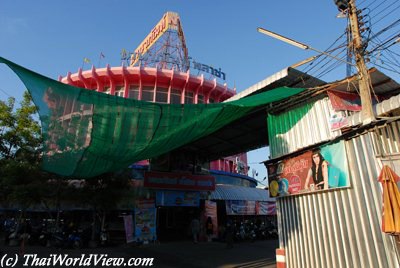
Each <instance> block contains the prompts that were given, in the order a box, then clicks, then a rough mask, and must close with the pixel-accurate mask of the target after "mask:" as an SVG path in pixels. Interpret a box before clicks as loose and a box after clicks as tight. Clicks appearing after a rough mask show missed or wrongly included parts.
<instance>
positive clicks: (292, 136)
mask: <svg viewBox="0 0 400 268" xmlns="http://www.w3.org/2000/svg"><path fill="white" fill-rule="evenodd" d="M334 113H335V112H334V111H333V109H332V106H331V104H330V101H329V98H328V97H326V98H323V99H321V100H318V101H316V102H314V103H307V104H304V105H303V106H301V107H297V108H295V109H292V110H290V111H287V112H284V113H281V114H278V115H269V116H268V119H267V120H268V132H269V135H268V138H269V147H270V155H271V158H276V157H279V156H282V155H286V154H288V153H291V152H295V151H297V150H299V149H301V148H304V147H307V146H310V145H313V144H316V143H319V142H322V141H326V140H330V139H332V138H335V137H337V136H338V135H340V134H341V132H340V130H337V131H331V130H330V126H329V119H330V117H331V115H333V114H334Z"/></svg>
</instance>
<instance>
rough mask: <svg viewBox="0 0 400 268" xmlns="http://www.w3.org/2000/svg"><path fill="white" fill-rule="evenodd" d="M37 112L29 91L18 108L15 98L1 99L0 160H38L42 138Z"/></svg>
mask: <svg viewBox="0 0 400 268" xmlns="http://www.w3.org/2000/svg"><path fill="white" fill-rule="evenodd" d="M36 112H37V109H36V107H35V105H34V104H33V103H32V98H31V96H30V95H29V93H28V92H27V91H26V92H25V93H24V95H23V100H22V101H21V103H20V107H19V108H17V109H15V99H14V98H9V99H8V100H7V101H0V160H4V159H15V160H17V161H22V162H29V163H37V162H38V160H39V154H40V149H41V145H42V140H41V135H40V124H39V123H38V122H37V121H36V120H34V116H35V115H36Z"/></svg>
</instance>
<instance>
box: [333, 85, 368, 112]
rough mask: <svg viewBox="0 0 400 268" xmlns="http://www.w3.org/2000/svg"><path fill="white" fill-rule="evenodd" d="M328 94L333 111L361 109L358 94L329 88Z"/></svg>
mask: <svg viewBox="0 0 400 268" xmlns="http://www.w3.org/2000/svg"><path fill="white" fill-rule="evenodd" d="M328 96H329V99H330V101H331V103H332V108H333V109H334V110H335V111H343V110H348V111H361V99H360V95H358V94H355V93H350V92H342V91H334V90H329V91H328Z"/></svg>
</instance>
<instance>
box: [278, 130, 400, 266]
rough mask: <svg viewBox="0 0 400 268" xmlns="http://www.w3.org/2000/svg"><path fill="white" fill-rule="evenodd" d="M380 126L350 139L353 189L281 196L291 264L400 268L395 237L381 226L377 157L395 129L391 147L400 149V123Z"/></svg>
mask: <svg viewBox="0 0 400 268" xmlns="http://www.w3.org/2000/svg"><path fill="white" fill-rule="evenodd" d="M375 131H376V133H377V135H376V134H375V133H373V132H368V133H365V134H363V135H360V136H358V137H355V138H353V139H351V140H349V141H346V153H347V158H348V163H349V170H350V184H351V186H350V187H349V188H343V189H333V190H330V191H328V192H321V193H313V194H305V195H298V196H289V197H282V198H278V200H277V208H278V209H277V211H278V224H279V236H280V247H281V248H285V251H286V265H287V267H296V268H298V267H307V268H308V267H324V268H325V267H332V268H333V267H334V268H336V267H399V264H398V262H397V258H396V249H395V248H396V246H395V241H394V239H393V237H391V236H389V235H385V234H383V233H382V231H381V211H382V210H381V207H382V191H381V185H380V184H379V183H378V182H377V177H378V175H379V173H380V170H381V166H382V163H381V161H380V159H379V158H376V157H375V154H376V153H377V151H376V148H377V145H378V144H380V142H379V140H380V139H383V138H384V137H385V135H386V134H388V135H389V133H392V134H391V135H393V137H397V138H395V139H393V138H387V141H388V142H387V144H390V146H387V148H386V149H385V150H386V152H387V153H397V152H398V148H400V144H399V139H398V137H399V125H398V123H392V124H391V125H389V126H387V127H385V128H381V129H380V130H375ZM385 133H386V134H385ZM389 136H390V135H389ZM389 136H388V137H389ZM388 148H389V149H388ZM378 153H379V152H378Z"/></svg>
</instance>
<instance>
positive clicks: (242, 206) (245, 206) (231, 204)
mask: <svg viewBox="0 0 400 268" xmlns="http://www.w3.org/2000/svg"><path fill="white" fill-rule="evenodd" d="M225 206H226V215H256V201H246V200H226V201H225Z"/></svg>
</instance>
